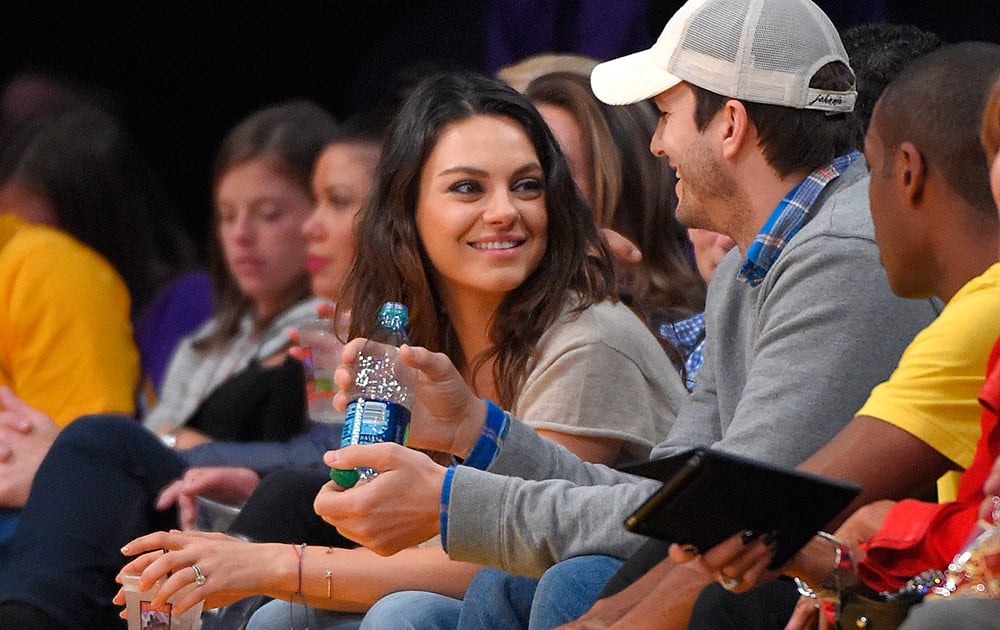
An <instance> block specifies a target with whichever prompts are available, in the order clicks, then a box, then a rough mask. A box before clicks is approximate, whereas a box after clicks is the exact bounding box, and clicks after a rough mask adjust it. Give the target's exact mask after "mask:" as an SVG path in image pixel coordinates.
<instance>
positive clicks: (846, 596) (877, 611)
mask: <svg viewBox="0 0 1000 630" xmlns="http://www.w3.org/2000/svg"><path fill="white" fill-rule="evenodd" d="M914 603H916V602H913V601H903V600H898V599H897V600H887V599H884V598H882V597H880V596H878V595H875V596H872V597H869V596H867V595H862V594H861V593H859V592H857V591H855V590H853V589H845V590H844V591H841V593H840V615H839V616H838V618H837V627H838V628H839V629H840V630H859V629H862V630H893V629H894V628H898V627H899V625H900V624H902V623H903V620H904V619H906V614H907V612H909V610H910V606H912V605H913V604H914Z"/></svg>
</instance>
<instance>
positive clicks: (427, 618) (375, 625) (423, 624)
mask: <svg viewBox="0 0 1000 630" xmlns="http://www.w3.org/2000/svg"><path fill="white" fill-rule="evenodd" d="M461 610H462V600H460V599H454V598H452V597H447V596H445V595H438V594H437V593H428V592H426V591H400V592H398V593H391V594H389V595H386V596H385V597H383V598H382V599H380V600H378V601H377V602H375V605H374V606H372V607H371V608H370V609H369V610H368V614H366V615H365V618H364V621H362V622H361V630H397V629H398V630H417V629H418V628H419V629H420V630H454V628H455V627H457V626H458V616H459V613H460V612H461ZM495 627H497V628H501V627H503V626H495ZM247 630H250V629H249V628H248V629H247Z"/></svg>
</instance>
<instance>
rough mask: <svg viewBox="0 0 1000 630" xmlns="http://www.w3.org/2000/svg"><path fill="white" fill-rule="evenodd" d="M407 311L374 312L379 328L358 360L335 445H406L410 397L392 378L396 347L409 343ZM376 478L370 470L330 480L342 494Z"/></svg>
mask: <svg viewBox="0 0 1000 630" xmlns="http://www.w3.org/2000/svg"><path fill="white" fill-rule="evenodd" d="M408 321H409V315H408V311H407V309H406V306H405V305H403V304H400V303H399V302H386V303H385V304H383V305H382V308H381V309H379V313H378V326H377V328H376V329H375V332H374V333H372V335H371V337H369V339H368V341H366V342H365V345H364V347H363V348H362V349H361V353H360V354H359V355H358V360H357V371H356V374H355V377H354V387H353V388H352V389H351V398H352V400H351V402H350V403H348V405H347V413H346V414H345V416H344V432H343V434H342V435H341V438H340V445H341V446H342V447H343V446H350V445H353V444H375V443H378V442H396V443H397V444H405V443H406V432H407V429H408V428H409V426H410V409H409V404H410V400H411V399H412V396H413V394H412V392H411V390H410V388H409V386H408V385H407V384H406V383H403V382H400V379H399V378H398V377H397V370H396V366H397V362H398V360H399V346H401V345H402V344H404V343H409V340H408V339H407V338H406V324H407V322H408ZM376 474H378V473H377V472H376V471H375V470H373V469H371V468H358V469H355V470H341V469H336V468H334V469H332V470H331V471H330V478H331V479H333V480H334V481H336V482H337V484H338V485H340V486H342V487H344V488H350V487H351V486H353V485H354V484H355V483H357V481H358V479H370V478H372V477H374V476H375V475H376Z"/></svg>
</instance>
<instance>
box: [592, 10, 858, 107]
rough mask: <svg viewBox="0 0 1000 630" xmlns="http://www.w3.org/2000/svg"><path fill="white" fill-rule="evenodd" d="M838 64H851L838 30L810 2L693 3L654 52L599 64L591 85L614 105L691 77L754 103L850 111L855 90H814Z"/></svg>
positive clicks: (669, 24) (705, 86) (680, 12)
mask: <svg viewBox="0 0 1000 630" xmlns="http://www.w3.org/2000/svg"><path fill="white" fill-rule="evenodd" d="M831 61H841V62H843V63H844V64H847V65H848V66H849V65H850V64H849V63H848V59H847V52H846V51H845V50H844V45H843V44H842V43H841V41H840V36H839V35H838V34H837V29H836V28H835V27H834V26H833V23H832V22H830V18H828V17H827V15H826V14H825V13H823V11H822V9H820V8H819V7H818V6H816V5H815V4H813V3H812V2H811V1H810V0H688V2H686V3H685V4H684V5H683V6H682V7H681V8H680V9H678V10H677V13H675V14H674V16H673V17H671V18H670V21H669V22H667V25H666V27H664V29H663V33H661V34H660V37H659V39H657V40H656V43H655V44H653V46H652V47H651V48H650V49H649V50H643V51H641V52H637V53H634V54H631V55H627V56H625V57H619V58H618V59H612V60H611V61H606V62H604V63H602V64H599V65H598V66H597V67H595V68H594V70H593V72H592V73H591V75H590V83H591V87H592V88H593V90H594V94H596V95H597V98H599V99H601V100H602V101H604V102H605V103H608V104H609V105H627V104H629V103H635V102H638V101H642V100H645V99H647V98H652V97H654V96H656V95H657V94H659V93H660V92H663V91H665V90H668V89H670V88H672V87H673V86H675V85H677V84H678V83H680V82H681V81H687V82H688V83H690V84H692V85H696V86H698V87H700V88H703V89H706V90H709V91H711V92H715V93H717V94H720V95H722V96H728V97H731V98H737V99H740V100H744V101H748V102H751V103H770V104H773V105H783V106H785V107H794V108H796V109H819V110H824V111H828V112H849V111H851V110H852V109H854V99H855V98H856V97H857V92H855V91H854V90H849V91H845V92H837V91H829V90H817V89H814V88H810V87H809V81H810V80H811V79H812V77H813V75H814V74H815V73H816V71H817V70H819V69H820V68H821V67H823V66H824V65H826V64H827V63H830V62H831Z"/></svg>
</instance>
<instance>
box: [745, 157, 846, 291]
mask: <svg viewBox="0 0 1000 630" xmlns="http://www.w3.org/2000/svg"><path fill="white" fill-rule="evenodd" d="M859 157H861V153H859V152H858V151H855V150H852V151H850V152H849V153H845V154H844V155H841V156H840V157H838V158H836V159H835V160H834V161H833V162H831V163H830V164H828V165H827V166H825V167H823V168H818V169H816V170H815V171H813V172H812V173H810V174H809V176H808V177H806V178H805V179H803V180H802V181H801V182H799V183H798V185H796V186H795V188H793V189H792V190H791V191H790V192H789V193H788V194H787V195H785V198H784V199H782V200H781V201H780V202H779V203H778V205H777V207H775V209H774V212H772V213H771V216H770V217H768V218H767V222H766V223H765V224H764V227H763V228H761V231H760V234H758V235H757V238H755V239H754V240H753V243H751V244H750V247H749V248H747V254H746V260H745V261H743V266H742V267H741V268H740V273H739V278H740V280H743V281H744V282H746V283H747V284H749V285H750V286H752V287H755V286H757V285H758V284H760V283H761V282H762V281H763V280H764V276H766V275H767V272H768V271H769V270H770V269H771V266H772V265H773V264H774V261H775V260H777V259H778V255H779V254H780V253H781V250H782V249H784V247H785V245H786V244H787V243H788V241H790V240H791V239H792V237H793V236H795V234H796V232H798V231H799V228H801V227H802V226H803V225H804V224H805V222H806V218H808V216H809V210H810V209H811V208H812V206H813V204H814V203H816V198H817V197H819V194H820V193H821V192H823V189H824V188H826V185H827V184H829V183H830V182H832V181H833V180H835V179H837V178H838V177H840V174H841V173H843V172H844V170H845V169H846V168H847V167H848V166H850V165H851V163H852V162H854V160H856V159H858V158H859Z"/></svg>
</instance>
